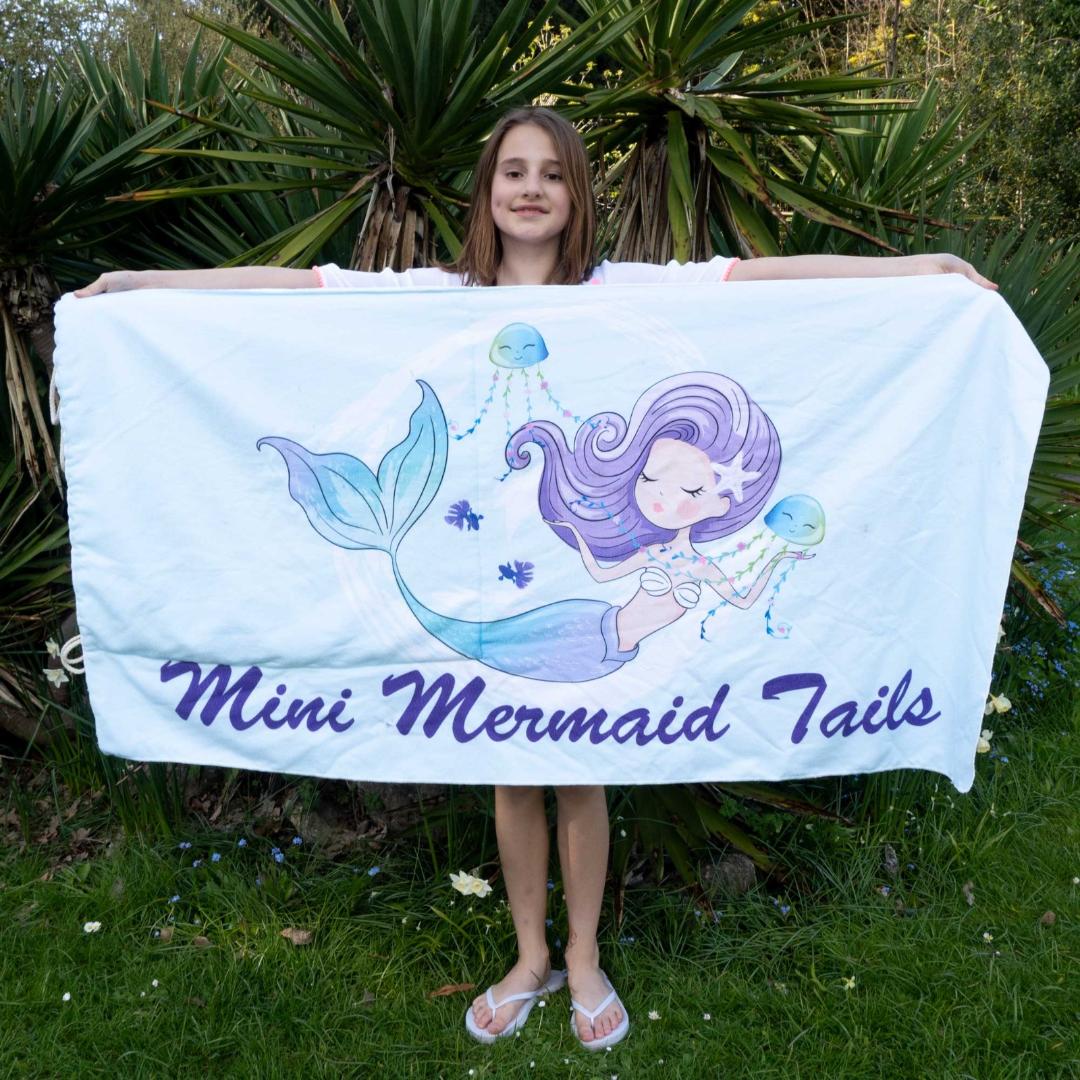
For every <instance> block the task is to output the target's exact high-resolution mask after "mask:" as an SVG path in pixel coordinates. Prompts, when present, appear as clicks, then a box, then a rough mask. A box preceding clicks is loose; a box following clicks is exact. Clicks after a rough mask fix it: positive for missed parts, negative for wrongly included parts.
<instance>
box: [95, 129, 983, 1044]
mask: <svg viewBox="0 0 1080 1080" xmlns="http://www.w3.org/2000/svg"><path fill="white" fill-rule="evenodd" d="M594 234H595V219H594V209H593V197H592V182H591V172H590V167H589V161H588V157H587V154H586V151H585V146H584V143H583V142H582V140H581V138H580V136H579V135H578V134H577V132H576V131H575V129H574V128H573V127H572V126H571V125H570V124H569V123H567V122H566V121H565V120H563V119H561V118H560V117H559V116H558V115H556V114H555V113H553V112H551V111H549V110H547V109H543V108H524V109H517V110H515V111H513V112H511V113H509V114H508V115H506V116H504V117H503V118H502V120H500V122H499V123H498V124H497V125H496V127H495V130H494V131H493V132H492V135H491V137H490V138H489V139H488V141H487V143H486V145H485V148H484V151H483V153H482V154H481V155H480V160H479V162H478V164H477V167H476V172H475V177H474V181H473V193H472V203H471V206H470V209H469V215H468V219H467V222H466V231H465V242H464V245H463V247H462V250H461V254H460V256H459V257H458V259H457V260H456V262H455V263H453V264H452V265H451V266H449V267H445V268H443V267H430V268H423V269H414V270H406V271H404V272H401V273H395V272H393V271H391V270H389V269H387V270H383V271H382V272H380V273H361V272H357V271H349V270H341V269H339V268H338V267H337V266H335V265H333V264H328V265H325V266H316V267H313V268H312V269H311V270H294V269H284V268H279V267H270V266H247V267H236V268H230V269H219V270H175V271H159V270H146V271H125V270H120V271H113V272H110V273H106V274H102V275H101V276H100V277H99V278H98V279H97V280H96V281H94V282H93V283H92V284H90V285H87V286H85V287H84V288H82V289H78V290H76V291H75V295H76V296H79V297H85V296H93V295H95V294H97V293H104V292H117V291H121V290H125V289H133V288H188V289H190V288H208V289H229V288H234V289H253V288H311V287H313V286H319V287H331V288H332V287H346V288H347V287H364V288H370V287H374V286H385V287H390V288H409V287H411V286H422V285H427V286H430V285H441V286H464V285H547V284H556V285H577V284H588V285H603V284H618V283H623V282H652V283H672V284H674V283H679V282H686V281H752V280H763V279H770V278H824V277H896V276H901V275H908V274H938V273H960V274H963V275H965V276H966V277H967V278H969V279H970V280H971V281H973V282H975V283H976V284H978V285H981V286H983V287H985V288H991V289H993V288H996V287H997V286H996V285H994V284H993V283H992V282H990V281H988V280H987V279H986V278H984V277H983V276H982V275H980V274H979V273H978V272H977V271H976V270H975V269H974V267H972V266H971V265H969V264H968V263H966V262H964V261H963V260H962V259H959V258H957V257H955V256H952V255H913V256H906V257H897V258H874V257H871V258H860V257H847V256H838V255H797V256H789V257H784V258H761V259H752V260H749V261H745V262H744V261H740V260H739V259H737V258H735V259H724V258H721V257H720V256H717V257H716V258H714V259H712V260H711V261H709V262H706V263H688V264H685V265H680V264H678V263H676V262H674V261H672V262H670V263H668V264H667V265H666V266H654V265H651V264H648V263H611V262H608V261H607V260H605V261H603V262H601V263H600V264H599V265H598V266H595V265H594V264H593V243H594ZM555 795H556V801H557V805H558V819H557V830H556V835H557V840H558V846H559V860H560V863H561V867H562V875H563V886H564V890H565V893H566V907H567V919H568V934H567V942H566V949H565V953H564V955H565V958H566V971H553V970H552V968H551V964H550V959H549V953H548V945H547V939H546V933H545V922H544V918H545V914H546V907H547V867H548V823H547V819H546V816H545V813H544V795H543V789H542V788H540V787H500V786H497V787H496V788H495V826H496V835H497V838H498V845H499V858H500V862H501V866H502V872H503V876H504V879H505V881H506V892H507V896H508V899H509V903H510V910H511V913H512V917H513V920H514V929H515V931H516V933H517V942H518V958H517V962H516V963H515V964H514V965H513V967H511V968H510V970H509V971H508V972H507V973H506V975H505V976H504V977H503V978H502V979H501V980H500V981H499V982H498V983H495V984H494V985H493V986H491V987H490V988H489V989H488V990H487V991H486V992H485V993H484V994H481V995H479V996H478V997H477V998H476V999H475V1000H474V1001H473V1002H472V1005H471V1006H470V1007H469V1009H468V1010H467V1011H466V1015H465V1023H466V1027H467V1029H468V1030H469V1032H470V1033H471V1034H472V1035H473V1036H474V1037H475V1038H477V1039H479V1040H480V1041H482V1042H493V1041H494V1040H495V1039H497V1038H500V1037H503V1036H512V1035H513V1034H514V1032H516V1031H517V1030H518V1029H519V1028H520V1027H521V1026H522V1025H523V1024H524V1022H525V1020H526V1018H527V1017H528V1015H529V1011H530V1010H531V1008H532V1006H533V1004H534V1003H535V1001H536V1000H537V998H538V997H540V996H541V995H545V994H547V993H550V992H553V991H555V990H558V989H560V988H561V987H562V985H563V984H564V983H565V982H567V981H569V985H570V996H571V1019H570V1023H571V1028H572V1030H573V1031H574V1033H575V1034H576V1036H577V1037H578V1039H579V1040H580V1042H581V1044H582V1045H583V1046H585V1047H587V1048H589V1049H596V1050H598V1049H602V1048H603V1047H606V1046H610V1045H612V1044H613V1043H616V1042H618V1041H619V1040H620V1039H622V1038H623V1037H624V1036H625V1035H626V1033H627V1031H628V1030H629V1018H628V1016H627V1012H626V1009H625V1007H624V1006H623V1003H622V1002H621V1000H620V999H619V996H618V994H617V993H616V991H615V990H614V989H613V987H612V986H611V983H610V982H609V981H608V979H607V976H606V975H605V974H604V972H603V971H602V970H601V968H600V954H599V948H598V945H597V939H596V931H597V925H598V923H599V918H600V907H601V903H602V900H603V893H604V882H605V880H606V876H607V859H608V816H607V801H606V797H605V793H604V789H603V788H602V787H595V786H574V787H556V788H555Z"/></svg>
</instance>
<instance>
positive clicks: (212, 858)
mask: <svg viewBox="0 0 1080 1080" xmlns="http://www.w3.org/2000/svg"><path fill="white" fill-rule="evenodd" d="M210 861H211V862H221V856H220V855H219V854H218V853H217V852H216V851H214V852H211V854H210Z"/></svg>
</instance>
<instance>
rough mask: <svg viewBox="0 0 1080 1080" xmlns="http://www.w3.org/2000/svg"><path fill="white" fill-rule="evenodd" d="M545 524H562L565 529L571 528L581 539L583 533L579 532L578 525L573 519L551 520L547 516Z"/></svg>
mask: <svg viewBox="0 0 1080 1080" xmlns="http://www.w3.org/2000/svg"><path fill="white" fill-rule="evenodd" d="M543 521H544V524H545V525H561V526H562V527H563V528H564V529H569V530H570V531H571V532H572V533H573V534H574V535H575V536H576V537H577V538H578V539H579V540H580V539H581V533H579V532H578V527H577V526H576V525H575V524H574V523H573V522H572V521H549V520H548V519H547V518H544V519H543Z"/></svg>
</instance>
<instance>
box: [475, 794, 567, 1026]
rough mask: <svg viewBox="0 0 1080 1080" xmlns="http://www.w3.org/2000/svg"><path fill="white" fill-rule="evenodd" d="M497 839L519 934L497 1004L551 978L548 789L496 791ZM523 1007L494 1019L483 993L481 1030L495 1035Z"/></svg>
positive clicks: (478, 1006) (496, 991)
mask: <svg viewBox="0 0 1080 1080" xmlns="http://www.w3.org/2000/svg"><path fill="white" fill-rule="evenodd" d="M495 835H496V836H497V838H498V841H499V861H500V863H501V864H502V872H503V880H504V881H505V882H506V895H507V898H508V900H509V903H510V914H511V916H512V917H513V920H514V929H515V930H516V931H517V941H518V959H517V963H516V964H514V966H513V967H512V968H511V969H510V970H509V972H507V974H506V977H505V978H504V979H503V980H502V982H499V983H496V984H495V985H494V986H493V987H492V991H491V992H492V996H493V997H494V998H495V1002H496V1004H498V1002H500V1001H501V1000H502V999H503V998H504V997H507V996H508V995H510V994H519V993H522V992H523V991H525V990H537V989H539V987H541V986H542V985H543V984H544V983H545V982H546V981H547V978H548V975H550V973H551V961H550V958H549V955H548V947H547V936H546V934H545V930H544V916H545V913H546V911H547V870H548V823H547V815H546V814H545V813H544V789H543V788H539V787H496V788H495ZM523 1004H524V1002H521V1001H514V1002H511V1003H510V1004H509V1005H504V1006H503V1007H502V1008H501V1009H499V1011H498V1012H497V1013H496V1014H495V1017H494V1020H493V1019H492V1015H491V1010H490V1009H489V1008H488V1005H487V1001H486V999H485V996H484V995H483V994H480V995H479V996H478V997H477V998H476V999H475V1000H474V1001H473V1018H474V1019H475V1021H476V1023H477V1026H479V1027H481V1028H486V1029H487V1030H488V1031H490V1032H491V1034H492V1035H497V1034H498V1033H499V1032H500V1031H502V1029H503V1028H504V1027H506V1025H507V1024H509V1023H510V1021H511V1020H513V1019H514V1017H515V1016H516V1015H517V1013H518V1010H519V1009H520V1008H521V1006H522V1005H523Z"/></svg>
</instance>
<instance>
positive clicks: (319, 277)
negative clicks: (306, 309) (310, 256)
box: [311, 266, 326, 289]
mask: <svg viewBox="0 0 1080 1080" xmlns="http://www.w3.org/2000/svg"><path fill="white" fill-rule="evenodd" d="M311 272H312V273H313V274H314V275H315V288H316V289H325V288H326V279H325V278H324V277H323V272H322V271H321V270H320V269H319V268H318V267H317V266H313V267H312V268H311Z"/></svg>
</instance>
